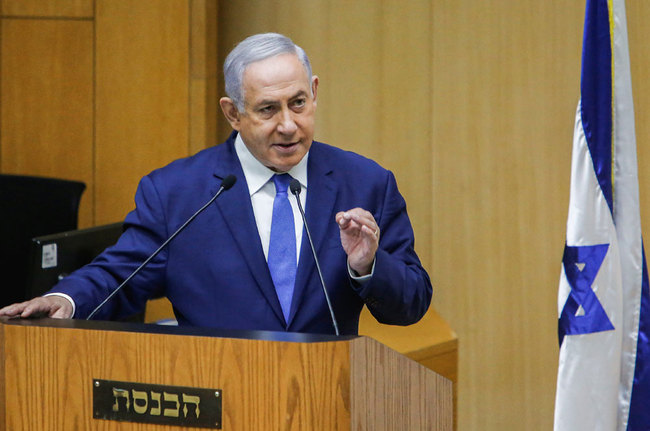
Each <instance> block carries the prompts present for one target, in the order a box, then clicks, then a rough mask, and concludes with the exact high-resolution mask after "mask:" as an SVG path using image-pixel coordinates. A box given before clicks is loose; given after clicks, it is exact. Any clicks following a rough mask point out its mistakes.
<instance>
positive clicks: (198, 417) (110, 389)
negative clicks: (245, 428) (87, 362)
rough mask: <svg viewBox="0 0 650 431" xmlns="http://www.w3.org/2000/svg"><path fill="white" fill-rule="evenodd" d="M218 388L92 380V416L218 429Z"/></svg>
mask: <svg viewBox="0 0 650 431" xmlns="http://www.w3.org/2000/svg"><path fill="white" fill-rule="evenodd" d="M222 398H223V393H222V391H221V389H202V388H190V387H185V386H166V385H149V384H145V383H131V382H117V381H113V380H99V379H93V417H94V418H95V419H107V420H114V421H124V422H140V423H149V424H160V425H177V426H184V427H196V428H213V429H221V399H222Z"/></svg>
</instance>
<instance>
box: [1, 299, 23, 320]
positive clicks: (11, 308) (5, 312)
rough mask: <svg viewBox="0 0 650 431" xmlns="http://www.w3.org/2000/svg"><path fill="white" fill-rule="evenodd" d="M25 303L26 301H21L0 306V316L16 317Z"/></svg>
mask: <svg viewBox="0 0 650 431" xmlns="http://www.w3.org/2000/svg"><path fill="white" fill-rule="evenodd" d="M26 304H27V303H26V302H22V303H19V304H11V305H7V306H6V307H3V308H0V316H6V317H16V316H18V315H20V314H21V313H22V312H23V310H24V309H25V306H26Z"/></svg>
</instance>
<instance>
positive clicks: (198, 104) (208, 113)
mask: <svg viewBox="0 0 650 431" xmlns="http://www.w3.org/2000/svg"><path fill="white" fill-rule="evenodd" d="M217 6H218V5H217V0H191V1H190V9H191V17H190V31H191V33H190V95H189V98H190V100H189V102H190V118H189V120H190V126H189V133H190V137H189V139H190V153H192V154H194V153H196V152H197V151H199V150H202V149H203V148H207V147H209V146H212V145H215V144H217V143H219V142H221V141H220V140H219V138H218V135H217V119H218V118H219V116H220V115H221V108H220V107H219V97H218V91H217V80H218V78H219V73H218V71H219V65H218V63H217V55H216V53H217V9H218V7H217Z"/></svg>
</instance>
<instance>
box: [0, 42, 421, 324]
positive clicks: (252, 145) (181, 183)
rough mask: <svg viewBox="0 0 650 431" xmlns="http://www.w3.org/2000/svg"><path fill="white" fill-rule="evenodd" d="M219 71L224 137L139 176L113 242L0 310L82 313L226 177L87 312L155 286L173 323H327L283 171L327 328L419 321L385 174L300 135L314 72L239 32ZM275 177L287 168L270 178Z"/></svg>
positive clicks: (117, 311) (130, 301) (413, 275)
mask: <svg viewBox="0 0 650 431" xmlns="http://www.w3.org/2000/svg"><path fill="white" fill-rule="evenodd" d="M224 74H225V81H226V93H227V94H228V97H224V98H222V99H221V100H220V104H221V108H222V110H223V113H224V115H225V116H226V118H227V119H228V121H229V122H230V124H231V126H232V128H233V129H234V132H233V133H232V135H231V136H230V138H229V139H228V140H227V141H226V142H225V143H224V144H222V145H218V146H215V147H212V148H208V149H206V150H203V151H201V152H200V153H198V154H196V155H195V156H192V157H189V158H186V159H181V160H177V161H175V162H173V163H171V164H170V165H168V166H166V167H164V168H161V169H158V170H156V171H154V172H152V173H151V174H149V175H147V176H146V177H144V178H143V179H142V181H141V182H140V185H139V187H138V192H137V193H136V198H135V201H136V209H135V210H134V211H132V212H131V213H130V214H128V215H127V217H126V219H125V232H124V234H123V235H122V236H121V238H120V239H119V241H118V243H117V244H116V245H115V246H113V247H110V248H109V249H107V250H106V251H105V252H104V253H102V254H101V255H100V256H99V257H98V258H97V259H96V260H95V261H94V262H93V263H91V264H89V265H87V266H86V267H84V268H82V269H80V270H79V271H76V272H75V273H73V274H72V275H70V276H69V277H67V278H65V279H64V280H62V281H61V282H60V283H58V284H57V285H56V286H55V287H54V288H53V289H52V290H51V291H50V293H49V294H48V295H47V296H44V297H41V298H35V299H33V300H31V301H27V302H24V303H21V304H14V305H12V306H9V307H5V308H4V309H2V310H0V315H7V316H21V317H27V316H30V315H34V314H47V315H49V316H51V317H61V318H69V317H75V318H86V317H87V316H88V315H89V314H90V313H91V311H92V310H93V309H94V308H95V307H96V306H97V305H98V304H99V303H101V301H102V300H103V299H105V298H106V297H107V296H108V295H109V294H110V292H112V291H113V290H114V289H115V288H116V286H117V285H119V283H120V282H121V281H123V280H124V279H125V278H126V277H127V276H128V275H129V274H130V273H131V272H132V271H134V270H135V269H136V268H137V267H138V265H139V264H140V263H142V262H143V261H144V260H145V259H146V258H147V256H149V255H150V254H151V253H153V251H154V250H156V249H157V248H158V247H159V246H160V244H162V243H163V242H164V240H165V239H166V238H168V237H169V235H171V234H172V233H173V232H174V231H175V230H176V229H177V228H178V227H179V226H180V225H182V224H183V223H184V222H185V221H186V220H187V219H188V218H189V217H190V216H191V215H192V214H193V213H194V212H195V211H196V210H197V209H198V208H200V207H201V206H202V205H203V204H204V203H205V202H207V201H208V200H209V198H210V197H211V196H212V195H214V193H215V192H216V190H217V189H218V188H219V185H220V184H221V181H222V180H223V179H224V178H225V177H226V176H228V175H230V174H232V175H235V176H236V177H237V179H238V180H237V182H236V183H235V185H234V186H233V187H232V189H230V190H228V191H226V192H224V194H223V196H220V197H219V198H218V199H217V200H216V201H215V203H214V204H212V205H210V206H209V207H208V208H207V209H206V210H205V211H204V212H203V213H201V214H200V215H199V216H198V217H197V218H196V219H195V220H194V221H193V222H192V223H191V224H190V225H188V226H187V228H186V229H185V230H184V231H183V232H182V233H181V234H180V235H178V236H177V237H176V238H175V239H174V240H173V241H172V242H170V244H169V245H168V246H167V247H166V248H165V249H164V250H163V251H162V252H161V253H160V254H159V255H158V256H157V257H156V258H155V259H153V260H152V261H151V262H150V263H149V265H148V266H147V267H146V268H145V269H144V270H142V271H141V272H140V273H139V274H138V275H137V276H135V277H134V278H133V279H132V280H131V281H130V282H129V284H128V285H127V286H125V288H124V289H122V291H120V293H119V294H117V295H115V297H114V298H112V299H111V300H110V301H109V302H107V303H106V305H105V306H104V307H103V308H102V309H101V310H100V311H99V312H98V314H97V315H96V317H97V318H103V319H110V318H118V317H120V316H124V315H129V314H132V313H134V312H137V311H140V310H142V309H143V308H144V305H145V302H146V300H147V299H148V298H152V297H157V296H162V295H166V296H167V297H168V298H169V300H170V301H171V303H172V305H173V306H174V312H175V315H176V318H177V320H178V322H179V324H184V325H195V326H212V327H221V328H238V329H257V330H275V331H294V332H311V333H332V332H333V331H334V330H333V325H332V321H331V318H330V313H329V311H328V307H327V302H326V300H325V297H324V294H323V291H322V287H321V284H320V280H319V276H318V273H317V271H316V266H315V262H314V259H313V256H312V254H311V249H310V246H309V243H308V242H307V238H306V235H303V222H302V219H301V216H300V213H299V212H298V207H297V202H296V197H295V196H291V193H287V192H286V191H283V189H286V188H287V182H288V180H289V179H291V178H294V179H296V180H298V181H299V183H300V190H301V193H300V195H299V199H301V201H302V204H303V205H304V206H305V208H306V214H307V215H306V217H307V223H308V227H309V228H310V230H311V233H312V237H313V239H314V242H315V248H316V253H317V254H318V257H319V260H320V264H321V267H322V269H323V276H324V279H325V282H326V286H327V288H328V291H329V296H330V299H331V303H332V307H333V310H334V314H335V316H336V318H337V320H338V322H339V327H340V331H341V333H342V334H356V333H357V331H358V321H359V313H360V311H361V309H362V308H363V305H364V304H365V305H367V306H368V308H369V309H370V311H371V312H372V314H373V315H374V316H375V317H376V318H377V319H378V320H379V321H381V322H384V323H391V324H400V325H406V324H411V323H414V322H416V321H417V320H419V319H420V318H421V317H422V315H423V314H424V313H425V312H426V310H427V308H428V306H429V302H430V300H431V284H430V281H429V277H428V275H427V273H426V271H425V270H424V269H423V268H422V266H421V264H420V261H419V260H418V257H417V255H416V254H415V251H414V249H413V242H414V240H413V232H412V229H411V225H410V222H409V219H408V216H407V214H406V205H405V202H404V199H403V198H402V196H401V195H400V194H399V192H398V190H397V184H396V182H395V179H394V177H393V175H392V174H391V173H390V172H389V171H386V170H385V169H383V168H381V167H380V166H379V165H377V164H376V163H374V162H372V161H370V160H368V159H365V158H363V157H361V156H359V155H356V154H353V153H349V152H345V151H342V150H339V149H336V148H334V147H330V146H328V145H325V144H322V143H318V142H315V141H313V135H314V117H315V111H316V100H317V93H318V77H317V76H312V74H311V66H310V64H309V60H308V58H307V56H306V54H305V53H304V51H303V50H302V49H301V48H300V47H298V46H296V45H295V44H293V42H292V41H291V40H290V39H288V38H286V37H284V36H282V35H278V34H271V33H270V34H261V35H255V36H251V37H249V38H248V39H246V40H244V41H243V42H241V43H240V44H239V45H238V46H237V47H236V48H235V49H234V50H233V51H232V52H231V53H230V54H229V56H228V58H227V59H226V62H225V65H224ZM284 173H288V174H289V176H290V177H289V176H287V175H276V174H284ZM276 190H277V194H276ZM276 205H277V206H276ZM289 208H290V209H289ZM276 211H277V215H276ZM281 223H283V224H281Z"/></svg>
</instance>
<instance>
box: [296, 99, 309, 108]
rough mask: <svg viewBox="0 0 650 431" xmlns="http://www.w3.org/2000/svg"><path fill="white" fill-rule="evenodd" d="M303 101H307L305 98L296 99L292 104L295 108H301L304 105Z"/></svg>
mask: <svg viewBox="0 0 650 431" xmlns="http://www.w3.org/2000/svg"><path fill="white" fill-rule="evenodd" d="M305 103H307V102H306V101H305V99H297V100H294V101H293V106H295V107H297V108H302V107H303V106H305Z"/></svg>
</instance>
